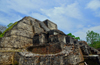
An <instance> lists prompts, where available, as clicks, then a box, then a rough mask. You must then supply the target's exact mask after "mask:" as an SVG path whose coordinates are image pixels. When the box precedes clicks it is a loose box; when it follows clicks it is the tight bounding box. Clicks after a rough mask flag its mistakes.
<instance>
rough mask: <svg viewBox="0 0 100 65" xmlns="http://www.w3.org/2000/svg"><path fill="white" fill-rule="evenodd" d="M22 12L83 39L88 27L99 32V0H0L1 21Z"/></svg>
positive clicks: (13, 18)
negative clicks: (48, 21)
mask: <svg viewBox="0 0 100 65" xmlns="http://www.w3.org/2000/svg"><path fill="white" fill-rule="evenodd" d="M25 16H31V17H33V18H36V19H38V20H41V21H43V20H45V19H49V20H51V21H52V22H54V23H56V24H57V25H58V29H60V30H61V31H63V32H64V33H66V34H68V33H72V34H73V35H75V36H76V37H77V36H79V37H80V38H81V39H82V40H85V37H86V32H87V31H88V30H90V31H91V30H93V31H95V32H97V33H100V0H0V25H5V26H6V25H8V24H9V23H14V22H16V21H18V20H20V19H22V18H23V17H25Z"/></svg>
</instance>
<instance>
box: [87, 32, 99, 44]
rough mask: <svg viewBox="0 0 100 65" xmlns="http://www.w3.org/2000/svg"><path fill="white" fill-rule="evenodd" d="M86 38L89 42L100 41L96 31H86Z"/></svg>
mask: <svg viewBox="0 0 100 65" xmlns="http://www.w3.org/2000/svg"><path fill="white" fill-rule="evenodd" d="M86 34H87V36H86V40H87V42H88V43H90V44H93V43H94V42H96V41H98V37H99V36H100V35H99V34H98V33H96V32H94V31H88V32H86Z"/></svg>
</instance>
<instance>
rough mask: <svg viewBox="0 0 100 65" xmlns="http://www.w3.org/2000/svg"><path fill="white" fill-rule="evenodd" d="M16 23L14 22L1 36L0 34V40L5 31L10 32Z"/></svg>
mask: <svg viewBox="0 0 100 65" xmlns="http://www.w3.org/2000/svg"><path fill="white" fill-rule="evenodd" d="M17 23H18V22H15V23H14V24H12V25H11V26H10V27H9V28H7V29H6V30H5V31H4V32H3V33H2V34H0V38H2V37H3V36H4V34H5V33H6V32H7V31H9V30H11V29H12V28H13V26H14V25H16V24H17Z"/></svg>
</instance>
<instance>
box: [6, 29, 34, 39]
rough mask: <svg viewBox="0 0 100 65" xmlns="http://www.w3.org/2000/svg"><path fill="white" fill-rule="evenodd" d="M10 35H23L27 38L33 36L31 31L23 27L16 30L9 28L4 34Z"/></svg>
mask: <svg viewBox="0 0 100 65" xmlns="http://www.w3.org/2000/svg"><path fill="white" fill-rule="evenodd" d="M11 35H16V36H23V37H28V38H33V36H32V35H33V32H32V31H27V30H23V29H16V30H10V31H9V32H7V33H6V34H5V36H11Z"/></svg>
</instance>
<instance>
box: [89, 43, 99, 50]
mask: <svg viewBox="0 0 100 65" xmlns="http://www.w3.org/2000/svg"><path fill="white" fill-rule="evenodd" d="M89 46H91V47H94V48H96V49H98V48H100V41H98V42H95V43H93V44H89Z"/></svg>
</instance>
